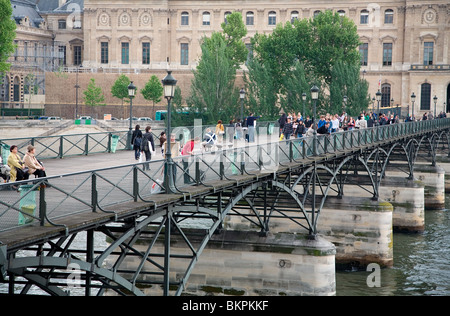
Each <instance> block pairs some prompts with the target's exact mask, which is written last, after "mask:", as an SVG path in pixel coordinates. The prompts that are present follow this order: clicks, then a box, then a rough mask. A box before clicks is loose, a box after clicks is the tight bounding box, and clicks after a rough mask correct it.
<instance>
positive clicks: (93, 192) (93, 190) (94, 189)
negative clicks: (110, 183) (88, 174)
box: [91, 173, 98, 213]
mask: <svg viewBox="0 0 450 316" xmlns="http://www.w3.org/2000/svg"><path fill="white" fill-rule="evenodd" d="M97 203H98V193H97V175H96V174H95V173H93V174H92V178H91V207H92V212H94V213H95V212H97Z"/></svg>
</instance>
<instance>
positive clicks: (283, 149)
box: [0, 119, 450, 231]
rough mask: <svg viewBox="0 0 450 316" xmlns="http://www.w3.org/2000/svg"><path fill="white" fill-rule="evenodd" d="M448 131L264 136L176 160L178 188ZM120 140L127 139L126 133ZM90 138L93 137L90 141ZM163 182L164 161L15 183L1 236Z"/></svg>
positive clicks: (6, 192) (2, 190) (424, 124)
mask: <svg viewBox="0 0 450 316" xmlns="http://www.w3.org/2000/svg"><path fill="white" fill-rule="evenodd" d="M444 128H450V119H440V120H433V121H421V122H415V123H405V124H393V125H386V126H380V127H379V128H369V129H361V130H353V131H347V132H341V133H334V134H331V135H326V136H318V137H317V143H316V144H314V138H313V137H305V138H296V139H292V140H285V141H279V140H278V135H273V134H272V135H270V134H268V135H264V134H263V133H261V134H260V136H259V138H258V141H259V143H256V144H248V143H247V144H246V145H245V146H243V147H236V146H233V147H231V146H230V147H227V148H224V149H222V150H215V151H211V152H202V153H199V154H197V155H192V156H178V157H174V158H173V160H174V168H175V170H176V171H175V175H174V186H175V188H176V190H177V191H178V192H180V193H183V192H184V190H186V188H187V186H191V185H205V186H210V185H211V183H213V182H216V183H217V181H221V180H227V179H230V180H232V179H235V180H236V178H238V177H239V176H240V175H253V174H255V173H257V172H267V173H274V172H277V170H278V168H279V167H280V166H284V165H287V164H289V163H292V162H296V161H300V160H302V159H306V158H311V157H312V156H313V155H314V148H316V149H317V154H318V155H322V154H325V153H333V152H339V151H343V150H351V149H354V148H355V147H358V146H363V145H368V144H373V143H374V142H378V141H379V142H385V141H388V140H391V139H392V138H394V137H405V136H411V135H413V134H415V133H426V132H432V131H437V130H440V129H444ZM78 137H79V136H78ZM85 137H88V136H85ZM102 137H103V141H104V138H105V136H104V135H103V136H102ZM120 137H121V138H122V139H123V140H124V141H125V140H126V135H125V134H122V135H121V136H120ZM75 139H77V138H75ZM75 139H71V141H70V142H71V143H72V145H73V146H75V147H77V148H78V147H80V148H79V150H80V151H81V150H83V148H82V146H76V145H75V144H77V141H76V140H75ZM91 139H95V136H89V140H91ZM77 140H78V142H80V141H81V140H80V138H78V139H77ZM64 141H66V142H69V140H64ZM59 142H61V138H59ZM98 142H99V143H100V141H98ZM122 145H123V146H124V145H125V142H122ZM314 145H315V146H314ZM49 147H50V146H49ZM73 150H75V149H73ZM163 180H164V160H155V161H150V162H144V163H137V164H133V165H123V166H117V167H112V168H104V169H97V170H89V171H84V172H78V173H73V174H64V175H59V176H53V177H47V178H37V179H29V180H26V181H19V182H15V183H14V185H17V186H19V192H17V191H16V190H11V185H12V184H11V183H4V184H0V231H6V230H10V229H13V228H15V227H17V226H21V225H31V224H33V223H34V224H36V223H40V225H48V224H50V225H56V224H55V222H56V220H58V222H59V223H60V222H63V221H61V219H62V218H64V217H67V216H70V215H76V214H79V213H83V212H109V211H108V206H112V205H114V204H119V203H123V202H130V201H139V200H142V201H151V200H152V195H154V194H158V193H160V192H162V193H164V185H163Z"/></svg>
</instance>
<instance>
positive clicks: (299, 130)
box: [295, 120, 307, 138]
mask: <svg viewBox="0 0 450 316" xmlns="http://www.w3.org/2000/svg"><path fill="white" fill-rule="evenodd" d="M306 130H307V128H306V127H305V124H303V121H302V120H300V121H299V122H298V125H297V130H296V131H295V133H296V134H297V137H298V138H300V137H303V134H306Z"/></svg>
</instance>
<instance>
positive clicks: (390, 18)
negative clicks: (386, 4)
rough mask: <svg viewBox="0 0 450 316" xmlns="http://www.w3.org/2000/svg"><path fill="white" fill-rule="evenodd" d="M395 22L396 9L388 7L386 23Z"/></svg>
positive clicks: (385, 16) (385, 15)
mask: <svg viewBox="0 0 450 316" xmlns="http://www.w3.org/2000/svg"><path fill="white" fill-rule="evenodd" d="M392 23H394V10H392V9H387V10H386V11H384V24H392Z"/></svg>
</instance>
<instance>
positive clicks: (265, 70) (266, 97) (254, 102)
mask: <svg viewBox="0 0 450 316" xmlns="http://www.w3.org/2000/svg"><path fill="white" fill-rule="evenodd" d="M247 67H248V69H249V71H248V74H244V81H245V83H246V86H247V94H246V98H247V105H248V109H246V110H244V117H246V116H247V115H248V114H250V113H249V112H252V113H255V115H262V116H263V117H264V119H269V120H270V119H275V118H276V117H277V116H278V114H279V112H280V108H279V105H278V104H277V102H278V94H277V93H274V92H275V91H276V90H277V88H276V85H277V83H276V79H275V78H274V77H273V76H271V72H272V69H271V68H270V64H268V63H267V64H263V63H262V62H261V61H259V60H257V59H252V60H250V61H249V63H248V64H247Z"/></svg>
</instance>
